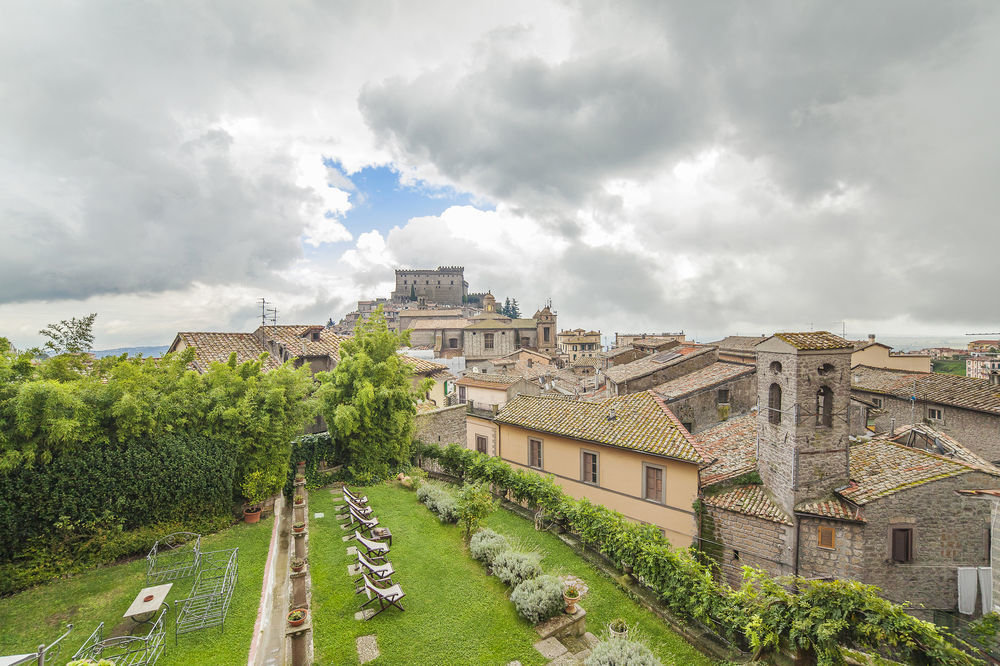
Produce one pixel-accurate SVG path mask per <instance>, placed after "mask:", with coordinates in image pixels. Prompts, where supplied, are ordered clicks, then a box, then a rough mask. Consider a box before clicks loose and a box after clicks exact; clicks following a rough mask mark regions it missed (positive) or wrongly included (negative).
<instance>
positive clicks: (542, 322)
mask: <svg viewBox="0 0 1000 666" xmlns="http://www.w3.org/2000/svg"><path fill="white" fill-rule="evenodd" d="M534 319H535V329H536V337H537V340H538V351H540V352H542V353H543V354H555V353H556V330H558V329H556V313H554V312H553V311H552V304H551V303H546V304H545V307H544V308H542V309H541V310H539V311H538V312H536V313H535V317H534Z"/></svg>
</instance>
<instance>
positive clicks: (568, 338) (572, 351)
mask: <svg viewBox="0 0 1000 666" xmlns="http://www.w3.org/2000/svg"><path fill="white" fill-rule="evenodd" d="M556 342H557V344H558V346H559V354H560V355H561V356H563V357H564V358H565V359H566V360H568V361H571V362H572V361H575V360H577V359H581V358H592V357H595V356H597V355H598V354H600V353H601V332H600V331H586V330H584V329H582V328H575V329H573V330H570V331H559V334H558V335H557V336H556Z"/></svg>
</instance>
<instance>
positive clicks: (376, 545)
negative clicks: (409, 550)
mask: <svg viewBox="0 0 1000 666" xmlns="http://www.w3.org/2000/svg"><path fill="white" fill-rule="evenodd" d="M354 538H355V539H356V540H357V542H358V543H359V544H360V545H362V546H364V547H365V556H366V557H370V558H372V559H379V560H383V561H384V560H385V555H386V553H388V552H389V545H388V544H386V543H383V542H381V541H372V540H371V539H366V538H364V537H363V536H361V532H359V531H357V530H354ZM358 552H359V553H360V552H361V550H360V549H359V550H358ZM373 553H374V555H373Z"/></svg>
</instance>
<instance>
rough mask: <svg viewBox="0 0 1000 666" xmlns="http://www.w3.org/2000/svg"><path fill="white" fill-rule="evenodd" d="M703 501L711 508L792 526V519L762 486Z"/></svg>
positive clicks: (729, 491)
mask: <svg viewBox="0 0 1000 666" xmlns="http://www.w3.org/2000/svg"><path fill="white" fill-rule="evenodd" d="M702 501H703V502H704V503H705V504H707V505H709V506H714V507H716V508H719V509H725V510H727V511H734V512H736V513H742V514H743V515H745V516H753V517H755V518H763V519H764V520H770V521H771V522H773V523H781V524H782V525H791V524H792V519H791V518H789V517H788V514H786V513H785V512H784V511H783V510H782V508H781V507H780V506H778V505H777V503H775V501H774V500H773V499H771V497H770V496H769V495H768V494H767V492H766V491H765V490H764V488H763V487H762V486H737V487H735V488H733V489H732V490H727V491H726V492H724V493H719V494H718V495H709V496H706V497H704V498H703V499H702Z"/></svg>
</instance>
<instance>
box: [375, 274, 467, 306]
mask: <svg viewBox="0 0 1000 666" xmlns="http://www.w3.org/2000/svg"><path fill="white" fill-rule="evenodd" d="M468 292H469V283H468V282H466V281H465V268H463V267H462V266H438V267H437V268H435V269H411V268H398V269H396V288H395V289H393V290H392V296H391V298H392V302H393V303H405V302H407V301H416V300H418V299H420V298H424V299H426V300H427V302H429V303H436V304H438V305H458V306H461V305H463V304H464V303H465V302H466V298H467V295H468Z"/></svg>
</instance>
